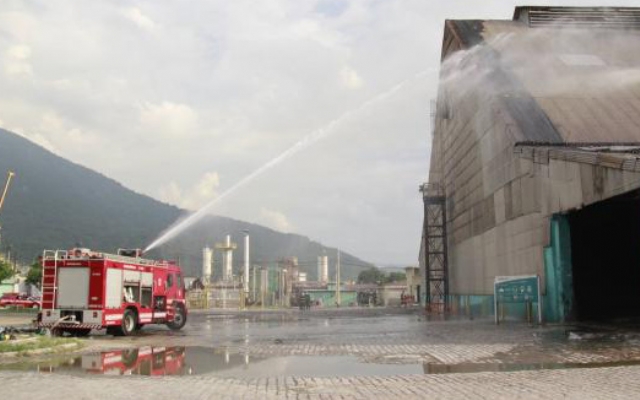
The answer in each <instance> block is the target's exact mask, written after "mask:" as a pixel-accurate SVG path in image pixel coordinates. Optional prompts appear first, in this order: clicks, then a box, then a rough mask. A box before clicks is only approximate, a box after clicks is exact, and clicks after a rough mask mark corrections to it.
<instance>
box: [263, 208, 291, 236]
mask: <svg viewBox="0 0 640 400" xmlns="http://www.w3.org/2000/svg"><path fill="white" fill-rule="evenodd" d="M259 222H260V223H261V224H262V225H265V226H268V227H270V228H273V229H275V230H277V231H280V232H285V233H287V232H293V230H294V228H293V225H291V223H290V222H289V219H288V218H287V216H286V215H284V213H282V212H280V211H275V210H270V209H268V208H264V207H263V208H261V209H260V217H259Z"/></svg>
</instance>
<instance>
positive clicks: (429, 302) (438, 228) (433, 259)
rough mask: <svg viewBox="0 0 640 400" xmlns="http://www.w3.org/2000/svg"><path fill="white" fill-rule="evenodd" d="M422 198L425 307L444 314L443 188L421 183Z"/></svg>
mask: <svg viewBox="0 0 640 400" xmlns="http://www.w3.org/2000/svg"><path fill="white" fill-rule="evenodd" d="M420 192H422V198H423V200H424V227H423V240H424V243H423V246H424V252H423V256H424V265H425V294H426V311H427V312H428V313H434V314H443V313H445V312H447V311H448V309H449V307H448V304H449V270H448V263H447V223H446V221H447V218H446V202H445V200H446V198H445V195H444V188H443V187H442V186H441V185H439V184H437V183H425V184H423V185H420Z"/></svg>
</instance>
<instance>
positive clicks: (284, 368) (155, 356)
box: [0, 346, 423, 378]
mask: <svg viewBox="0 0 640 400" xmlns="http://www.w3.org/2000/svg"><path fill="white" fill-rule="evenodd" d="M0 370H13V371H35V372H39V373H61V374H73V375H82V374H93V375H146V376H164V375H176V376H182V375H196V374H214V375H217V376H224V377H233V378H263V377H265V378H266V377H275V376H300V377H302V376H315V377H329V376H384V375H405V374H422V373H423V367H422V365H421V364H405V365H398V364H392V365H390V364H373V363H363V362H361V361H359V360H358V358H356V357H353V356H281V357H264V356H259V357H255V356H251V355H250V354H248V353H237V352H232V351H230V350H229V349H228V348H222V349H220V348H218V349H215V348H208V347H151V346H147V347H140V348H138V349H125V350H116V351H105V352H99V353H88V354H84V355H81V356H73V357H66V358H65V357H61V358H56V359H52V360H49V361H41V362H37V363H15V364H5V365H2V366H0Z"/></svg>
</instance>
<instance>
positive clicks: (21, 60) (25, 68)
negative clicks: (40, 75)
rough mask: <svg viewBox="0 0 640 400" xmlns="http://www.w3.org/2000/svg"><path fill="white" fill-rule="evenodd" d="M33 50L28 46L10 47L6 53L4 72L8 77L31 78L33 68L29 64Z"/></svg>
mask: <svg viewBox="0 0 640 400" xmlns="http://www.w3.org/2000/svg"><path fill="white" fill-rule="evenodd" d="M30 56H31V48H30V47H29V46H26V45H14V46H10V47H9V48H8V49H7V50H6V53H5V62H4V71H5V73H6V74H7V75H11V76H22V77H31V76H32V75H33V67H32V66H31V64H30V63H29V61H28V60H29V57H30Z"/></svg>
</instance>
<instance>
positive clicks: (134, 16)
mask: <svg viewBox="0 0 640 400" xmlns="http://www.w3.org/2000/svg"><path fill="white" fill-rule="evenodd" d="M122 15H124V17H125V18H127V19H128V20H129V21H131V22H133V23H134V24H136V25H137V26H138V27H139V28H142V29H144V30H147V31H152V30H154V29H155V28H156V26H157V25H156V23H155V22H154V21H153V20H152V19H151V18H149V17H148V16H147V15H145V14H143V13H142V11H140V9H139V8H137V7H130V8H127V9H124V10H122Z"/></svg>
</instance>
